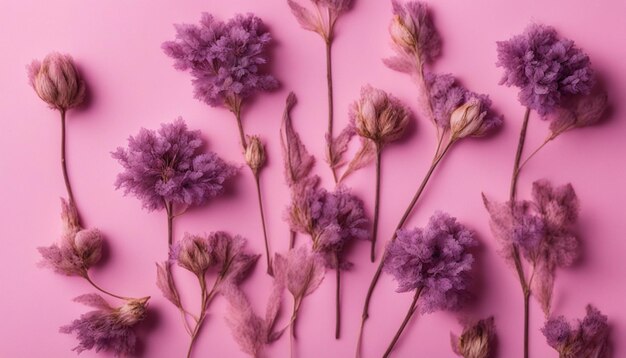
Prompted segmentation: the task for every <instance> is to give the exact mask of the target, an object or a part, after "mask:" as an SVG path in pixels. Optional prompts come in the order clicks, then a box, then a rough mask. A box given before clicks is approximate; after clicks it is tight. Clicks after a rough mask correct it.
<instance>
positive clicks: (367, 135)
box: [341, 85, 410, 262]
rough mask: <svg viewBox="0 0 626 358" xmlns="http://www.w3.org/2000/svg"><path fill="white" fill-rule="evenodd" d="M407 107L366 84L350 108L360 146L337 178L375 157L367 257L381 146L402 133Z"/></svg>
mask: <svg viewBox="0 0 626 358" xmlns="http://www.w3.org/2000/svg"><path fill="white" fill-rule="evenodd" d="M409 116H410V112H409V109H408V108H407V107H406V106H405V105H404V104H402V103H401V102H400V100H399V99H397V98H396V97H394V96H393V95H391V94H388V93H387V92H385V91H383V90H380V89H376V88H374V87H372V86H370V85H365V86H363V87H362V88H361V97H360V98H359V100H358V101H356V102H354V103H353V104H352V106H351V107H350V121H351V123H352V124H353V125H354V127H355V130H356V133H357V134H358V135H359V136H360V137H361V149H360V150H359V151H358V152H357V154H356V155H355V156H354V159H353V160H352V161H351V162H350V164H349V165H348V168H347V169H346V171H345V172H344V174H343V175H342V177H341V180H343V178H345V177H346V176H348V175H350V174H351V173H352V172H354V171H356V170H357V169H359V168H361V167H364V166H365V165H367V164H368V163H369V162H371V160H372V159H373V158H376V194H375V200H374V224H373V228H372V248H371V255H370V256H371V260H372V262H374V260H375V257H376V256H375V251H376V237H377V236H378V217H379V208H380V167H381V152H382V149H383V147H384V146H385V145H386V144H388V143H390V142H393V141H395V140H398V139H399V138H400V137H402V135H403V134H404V131H405V129H406V127H407V125H408V123H409Z"/></svg>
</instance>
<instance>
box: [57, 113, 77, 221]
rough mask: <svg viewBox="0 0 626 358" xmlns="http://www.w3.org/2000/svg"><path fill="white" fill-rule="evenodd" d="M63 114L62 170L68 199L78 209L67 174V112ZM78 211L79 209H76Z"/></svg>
mask: <svg viewBox="0 0 626 358" xmlns="http://www.w3.org/2000/svg"><path fill="white" fill-rule="evenodd" d="M60 112H61V168H62V169H63V181H64V182H65V189H66V190H67V197H68V199H69V201H70V204H72V205H74V207H76V201H75V200H74V194H73V193H72V185H71V184H70V177H69V175H68V174H67V160H66V159H65V141H66V140H65V137H66V135H65V110H64V109H62V110H60ZM76 211H78V209H76Z"/></svg>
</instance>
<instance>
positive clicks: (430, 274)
mask: <svg viewBox="0 0 626 358" xmlns="http://www.w3.org/2000/svg"><path fill="white" fill-rule="evenodd" d="M397 235H398V238H397V240H395V241H392V242H390V243H389V245H388V246H387V251H386V253H385V259H384V260H385V261H384V262H385V264H384V270H385V272H387V273H389V274H391V275H392V276H393V277H394V279H395V280H396V281H397V282H398V290H397V291H398V292H407V291H414V292H415V294H414V296H413V301H412V303H411V307H410V308H409V311H408V312H407V314H406V316H405V318H404V321H403V322H402V325H401V326H400V328H399V329H398V331H397V332H396V335H395V336H394V338H393V340H392V341H391V343H390V344H389V347H388V348H387V350H386V352H385V354H384V355H383V357H385V358H387V357H389V355H390V354H391V351H392V350H393V348H394V346H395V344H396V342H397V341H398V339H399V338H400V336H401V334H402V332H403V331H404V328H405V327H406V325H407V323H408V322H409V321H410V319H411V317H412V316H413V314H414V313H415V312H416V311H417V309H418V306H417V305H418V301H419V308H420V311H421V312H422V313H431V312H434V311H438V310H458V309H459V308H461V306H462V304H463V303H464V302H465V300H466V299H467V296H468V285H469V281H470V279H471V277H470V274H469V273H470V270H471V268H472V263H473V262H474V257H473V255H472V254H471V253H470V252H469V249H470V248H471V247H473V246H475V245H476V241H475V239H474V237H473V234H472V233H471V232H470V231H469V230H467V229H466V228H465V227H464V226H463V225H462V224H460V223H459V222H457V221H456V219H455V218H453V217H451V216H449V215H448V214H445V213H442V212H436V213H435V214H434V215H433V216H432V217H431V218H430V220H429V222H428V225H427V226H426V228H424V229H423V230H422V229H419V228H416V229H413V230H398V233H397Z"/></svg>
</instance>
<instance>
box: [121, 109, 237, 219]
mask: <svg viewBox="0 0 626 358" xmlns="http://www.w3.org/2000/svg"><path fill="white" fill-rule="evenodd" d="M201 146H202V139H201V138H200V131H190V130H188V129H187V125H186V124H185V122H184V121H183V120H182V118H178V119H177V120H176V121H174V122H173V123H167V124H162V125H161V128H160V129H159V130H158V131H157V132H155V131H153V130H148V129H145V128H142V129H141V130H140V131H139V133H138V134H137V135H136V136H134V137H133V136H131V137H129V139H128V148H121V147H119V148H117V150H116V151H114V152H113V153H112V156H113V158H115V159H117V160H118V162H119V163H120V164H121V165H122V166H123V168H124V171H123V172H122V173H120V174H119V175H118V176H117V180H116V182H115V186H116V187H117V188H118V189H120V188H123V189H124V193H125V194H132V195H134V196H136V197H137V198H138V199H140V200H141V201H142V202H143V207H144V208H146V209H148V210H150V211H153V210H159V209H163V208H164V207H165V206H166V205H169V204H177V205H181V206H184V207H186V206H192V205H201V204H204V203H205V202H207V201H208V200H209V199H211V198H213V197H215V196H217V195H219V194H220V193H221V192H222V191H223V190H224V184H225V182H226V180H228V179H229V178H231V177H232V176H234V175H235V173H236V172H237V169H236V168H235V167H233V166H232V165H230V164H228V163H226V162H225V161H224V160H222V159H221V158H220V157H218V156H217V154H215V153H212V152H209V153H202V152H201V151H200V148H201Z"/></svg>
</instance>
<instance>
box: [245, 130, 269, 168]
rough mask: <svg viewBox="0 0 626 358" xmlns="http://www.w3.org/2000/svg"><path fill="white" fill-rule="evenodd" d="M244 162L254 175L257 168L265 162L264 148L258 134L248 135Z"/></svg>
mask: <svg viewBox="0 0 626 358" xmlns="http://www.w3.org/2000/svg"><path fill="white" fill-rule="evenodd" d="M245 157H246V163H248V166H249V167H250V169H252V172H254V174H255V175H256V174H257V173H258V172H259V169H261V167H262V166H263V165H264V164H265V148H264V147H263V143H261V140H260V139H259V137H258V136H256V135H253V136H250V137H248V146H247V147H246V153H245Z"/></svg>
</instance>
